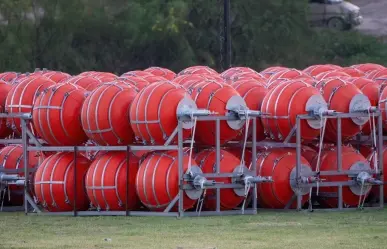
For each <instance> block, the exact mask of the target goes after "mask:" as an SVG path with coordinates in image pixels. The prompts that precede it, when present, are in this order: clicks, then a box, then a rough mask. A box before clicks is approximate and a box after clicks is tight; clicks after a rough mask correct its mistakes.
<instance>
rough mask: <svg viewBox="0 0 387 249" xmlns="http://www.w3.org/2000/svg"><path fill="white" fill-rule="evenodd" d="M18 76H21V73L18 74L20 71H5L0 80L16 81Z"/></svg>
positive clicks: (0, 75) (0, 74)
mask: <svg viewBox="0 0 387 249" xmlns="http://www.w3.org/2000/svg"><path fill="white" fill-rule="evenodd" d="M18 76H19V74H18V73H15V72H5V73H0V81H5V82H12V81H14V80H15V79H16V78H17V77H18Z"/></svg>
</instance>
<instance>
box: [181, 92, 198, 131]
mask: <svg viewBox="0 0 387 249" xmlns="http://www.w3.org/2000/svg"><path fill="white" fill-rule="evenodd" d="M197 109H198V108H197V105H196V103H195V101H193V100H192V99H191V98H190V97H188V96H185V97H184V98H183V99H181V100H180V102H179V104H178V105H177V108H176V116H177V118H178V119H179V117H181V116H190V115H191V113H192V112H193V111H196V110H197ZM182 124H183V129H192V127H193V125H194V124H193V122H192V120H185V121H182Z"/></svg>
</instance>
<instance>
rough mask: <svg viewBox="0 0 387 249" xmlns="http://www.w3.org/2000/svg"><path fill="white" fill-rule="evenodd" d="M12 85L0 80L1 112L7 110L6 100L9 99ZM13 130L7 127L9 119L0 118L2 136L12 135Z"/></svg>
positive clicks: (0, 134) (0, 136)
mask: <svg viewBox="0 0 387 249" xmlns="http://www.w3.org/2000/svg"><path fill="white" fill-rule="evenodd" d="M11 88H12V86H11V85H10V84H8V83H6V82H5V81H2V80H0V113H4V112H5V101H6V99H7V95H8V93H9V91H10V90H11ZM11 133H12V130H11V129H10V128H9V127H7V119H6V118H1V119H0V138H5V137H7V136H9V135H11Z"/></svg>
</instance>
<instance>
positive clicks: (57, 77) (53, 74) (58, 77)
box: [42, 71, 71, 83]
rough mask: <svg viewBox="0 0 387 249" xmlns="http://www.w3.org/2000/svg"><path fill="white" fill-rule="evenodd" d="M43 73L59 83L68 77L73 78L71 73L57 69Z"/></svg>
mask: <svg viewBox="0 0 387 249" xmlns="http://www.w3.org/2000/svg"><path fill="white" fill-rule="evenodd" d="M42 75H43V76H44V77H46V78H49V79H50V80H52V81H54V82H56V83H59V82H61V81H66V80H67V79H69V78H71V75H70V74H67V73H63V72H57V71H47V72H42Z"/></svg>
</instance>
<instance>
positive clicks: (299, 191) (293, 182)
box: [289, 165, 313, 195]
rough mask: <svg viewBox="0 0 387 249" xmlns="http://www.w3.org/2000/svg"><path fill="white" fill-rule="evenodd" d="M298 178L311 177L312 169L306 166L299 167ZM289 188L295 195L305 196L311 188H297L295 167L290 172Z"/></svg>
mask: <svg viewBox="0 0 387 249" xmlns="http://www.w3.org/2000/svg"><path fill="white" fill-rule="evenodd" d="M300 176H303V177H309V176H313V171H312V169H311V168H310V167H309V166H307V165H301V170H300ZM289 181H290V187H291V188H292V190H293V192H294V193H295V194H300V195H306V194H309V192H310V189H311V187H308V186H306V187H297V178H296V167H294V168H293V170H292V171H291V172H290V178H289Z"/></svg>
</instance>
